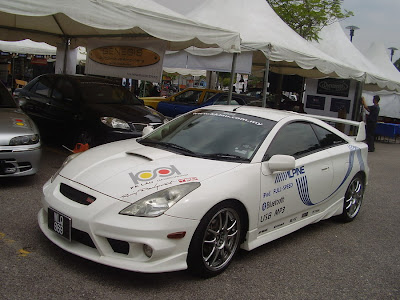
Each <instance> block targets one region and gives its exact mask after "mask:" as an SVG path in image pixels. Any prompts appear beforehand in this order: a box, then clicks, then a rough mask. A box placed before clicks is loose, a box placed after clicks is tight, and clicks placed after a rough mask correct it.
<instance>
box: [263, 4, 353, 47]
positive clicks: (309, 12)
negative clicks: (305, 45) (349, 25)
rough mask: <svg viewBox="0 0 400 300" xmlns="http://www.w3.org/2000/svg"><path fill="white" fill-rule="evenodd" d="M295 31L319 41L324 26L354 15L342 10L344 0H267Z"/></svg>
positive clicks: (308, 38)
mask: <svg viewBox="0 0 400 300" xmlns="http://www.w3.org/2000/svg"><path fill="white" fill-rule="evenodd" d="M267 2H268V3H269V4H270V5H271V7H272V8H273V9H274V10H275V12H276V13H277V14H278V15H279V16H280V17H281V19H282V20H283V21H285V22H286V24H288V25H289V26H290V27H291V28H292V29H293V30H294V31H296V32H297V33H298V34H299V35H301V36H302V37H303V38H305V39H307V40H316V41H318V33H319V31H320V30H321V29H322V27H324V26H326V25H329V24H332V23H334V22H336V21H338V20H342V19H346V18H348V17H350V16H353V12H351V11H347V10H344V12H342V8H341V5H342V2H343V0H267Z"/></svg>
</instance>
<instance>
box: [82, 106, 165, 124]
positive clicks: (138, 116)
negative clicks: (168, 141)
mask: <svg viewBox="0 0 400 300" xmlns="http://www.w3.org/2000/svg"><path fill="white" fill-rule="evenodd" d="M83 111H90V114H92V115H94V117H96V118H100V117H114V118H118V119H121V120H124V121H126V122H133V123H146V124H147V123H160V122H161V123H162V122H163V121H164V118H165V117H164V116H163V115H162V114H160V113H159V112H157V111H156V110H154V109H151V108H148V107H147V106H144V105H127V104H86V105H85V106H84V107H83Z"/></svg>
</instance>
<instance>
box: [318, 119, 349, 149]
mask: <svg viewBox="0 0 400 300" xmlns="http://www.w3.org/2000/svg"><path fill="white" fill-rule="evenodd" d="M312 127H313V128H314V131H315V133H316V134H317V137H318V140H319V142H320V144H321V147H323V148H329V147H333V146H336V145H340V144H345V143H346V141H345V140H344V139H342V138H341V137H340V136H337V135H336V134H334V133H333V132H330V131H329V130H327V129H325V128H322V127H320V126H318V125H315V124H313V125H312Z"/></svg>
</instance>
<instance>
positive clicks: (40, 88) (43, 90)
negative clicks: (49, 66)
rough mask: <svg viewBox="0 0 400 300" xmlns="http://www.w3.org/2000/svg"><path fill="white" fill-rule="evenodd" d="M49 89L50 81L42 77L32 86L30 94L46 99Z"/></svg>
mask: <svg viewBox="0 0 400 300" xmlns="http://www.w3.org/2000/svg"><path fill="white" fill-rule="evenodd" d="M50 88H51V81H50V80H49V79H48V78H46V77H42V78H40V80H38V82H36V84H34V85H33V86H32V88H31V89H30V92H32V93H35V94H38V95H41V96H45V97H48V96H49V91H50Z"/></svg>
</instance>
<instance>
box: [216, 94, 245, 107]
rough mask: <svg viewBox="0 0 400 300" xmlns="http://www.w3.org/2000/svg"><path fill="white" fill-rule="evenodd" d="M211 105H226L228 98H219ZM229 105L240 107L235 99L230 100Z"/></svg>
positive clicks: (225, 96)
mask: <svg viewBox="0 0 400 300" xmlns="http://www.w3.org/2000/svg"><path fill="white" fill-rule="evenodd" d="M213 105H228V96H227V95H224V96H221V97H219V98H218V99H217V100H216V101H215V102H214V103H213ZM231 105H240V104H239V103H238V102H237V101H236V100H235V99H232V100H231Z"/></svg>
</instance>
